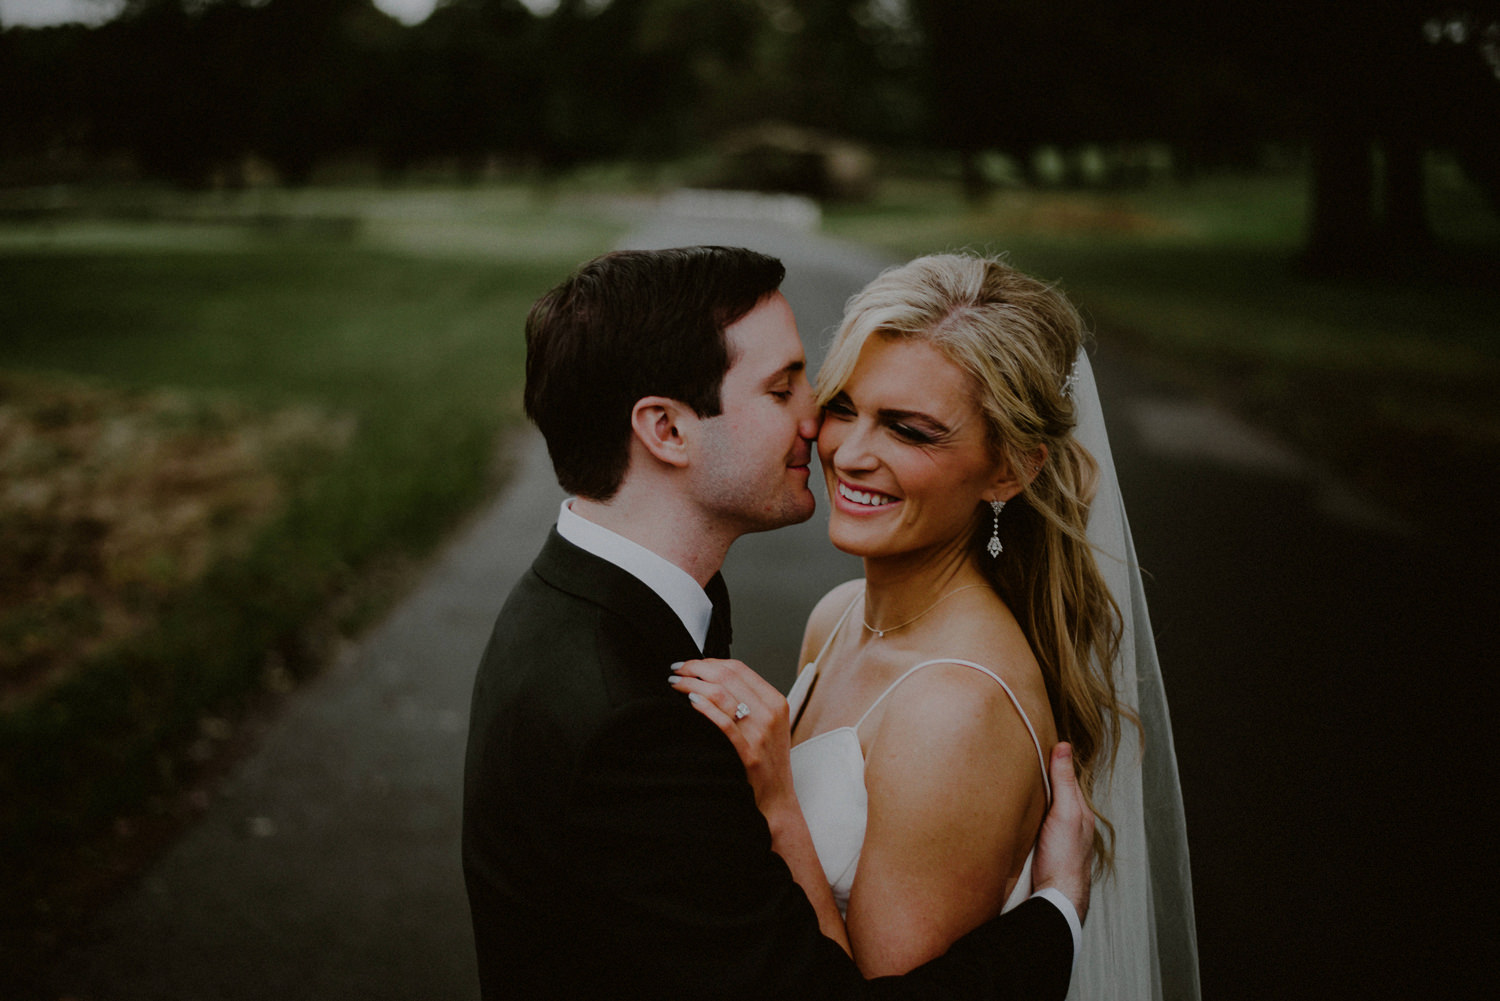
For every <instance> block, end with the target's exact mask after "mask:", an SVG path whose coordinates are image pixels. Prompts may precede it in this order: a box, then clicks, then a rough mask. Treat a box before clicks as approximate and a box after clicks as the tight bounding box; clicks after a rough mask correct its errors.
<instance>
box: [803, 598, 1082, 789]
mask: <svg viewBox="0 0 1500 1001" xmlns="http://www.w3.org/2000/svg"><path fill="white" fill-rule="evenodd" d="M845 614H846V615H847V614H848V613H847V612H846V613H845ZM839 621H840V622H842V621H843V620H842V619H840V620H839ZM818 656H820V657H821V656H822V654H819V655H818ZM934 664H957V665H959V666H960V667H972V668H973V669H974V670H976V671H979V672H981V673H983V674H987V675H989V676H990V677H991V678H993V679H994V681H995V683H996V684H998V685H999V686H1000V687H1001V689H1003V690H1004V692H1005V694H1006V695H1007V696H1008V697H1009V698H1010V704H1011V705H1013V706H1015V707H1016V712H1018V713H1020V715H1021V722H1022V723H1025V724H1026V732H1027V733H1029V734H1031V743H1032V746H1034V747H1035V748H1036V760H1037V764H1039V765H1040V766H1041V768H1042V787H1043V788H1044V789H1046V790H1047V805H1048V806H1051V805H1052V782H1051V780H1050V779H1049V778H1048V776H1047V756H1046V755H1045V754H1043V753H1042V742H1041V741H1040V740H1038V739H1037V735H1036V728H1035V727H1033V726H1032V725H1031V717H1029V716H1027V715H1026V710H1025V709H1023V708H1021V700H1020V699H1018V698H1016V693H1015V692H1013V691H1011V688H1010V686H1009V685H1007V684H1006V683H1005V680H1004V679H1003V678H1001V677H1000V675H998V674H996V673H995V672H994V671H991V670H990V669H989V668H987V667H985V666H984V665H982V664H976V663H974V662H973V661H972V660H957V659H954V658H949V657H945V658H941V659H939V660H924V661H923V662H922V663H920V664H918V665H917V666H916V667H912V668H909V669H907V671H906V673H905V674H903V675H901V677H899V678H897V679H896V680H895V681H893V682H891V684H890V686H889V687H888V688H886V690H885V691H883V692H881V693H880V697H879V698H878V699H876V700H875V701H874V702H872V703H870V708H868V709H866V710H865V714H864V715H863V716H861V717H860V718H859V722H857V723H855V724H854V729H855V731H856V732H857V731H858V730H859V728H860V727H861V726H863V725H864V722H865V720H866V719H869V717H870V714H871V713H872V712H874V711H875V707H876V706H878V705H880V703H882V702H884V701H885V697H886V696H887V695H889V694H891V692H893V691H895V690H896V686H897V685H899V684H901V682H903V681H905V680H906V679H907V678H910V677H911V676H912V675H913V674H916V673H917V672H918V671H920V670H921V669H922V668H924V667H931V666H932V665H934Z"/></svg>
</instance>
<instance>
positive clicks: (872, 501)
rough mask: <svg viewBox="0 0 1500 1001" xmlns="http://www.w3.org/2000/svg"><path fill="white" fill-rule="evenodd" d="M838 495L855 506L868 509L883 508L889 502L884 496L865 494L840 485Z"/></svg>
mask: <svg viewBox="0 0 1500 1001" xmlns="http://www.w3.org/2000/svg"><path fill="white" fill-rule="evenodd" d="M839 493H841V494H843V495H844V496H845V497H847V498H848V499H849V500H852V501H853V502H854V503H856V504H864V505H867V506H869V507H884V506H885V505H886V504H889V503H890V502H891V499H890V498H889V497H887V496H885V495H884V494H870V493H865V492H864V491H863V490H855V489H854V488H852V487H846V486H844V485H843V484H842V483H841V484H839Z"/></svg>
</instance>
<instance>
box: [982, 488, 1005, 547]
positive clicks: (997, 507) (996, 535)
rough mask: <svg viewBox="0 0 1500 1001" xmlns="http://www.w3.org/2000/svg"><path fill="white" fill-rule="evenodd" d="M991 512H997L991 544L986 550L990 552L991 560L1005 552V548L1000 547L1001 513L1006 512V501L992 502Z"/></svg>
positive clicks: (991, 534) (991, 532)
mask: <svg viewBox="0 0 1500 1001" xmlns="http://www.w3.org/2000/svg"><path fill="white" fill-rule="evenodd" d="M990 510H992V511H994V512H995V526H994V527H993V528H991V529H990V542H989V545H987V546H985V547H984V548H985V549H986V550H987V551H988V552H989V554H990V559H994V558H995V557H997V556H999V555H1000V554H1001V553H1003V552H1004V551H1005V547H1004V546H1002V545H1000V512H1001V511H1003V510H1005V501H1003V500H993V501H990Z"/></svg>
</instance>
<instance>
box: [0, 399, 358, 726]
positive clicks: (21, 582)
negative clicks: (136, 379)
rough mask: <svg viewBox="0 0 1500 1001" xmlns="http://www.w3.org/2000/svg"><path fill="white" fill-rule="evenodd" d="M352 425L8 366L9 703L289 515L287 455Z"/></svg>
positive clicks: (0, 467)
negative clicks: (12, 371)
mask: <svg viewBox="0 0 1500 1001" xmlns="http://www.w3.org/2000/svg"><path fill="white" fill-rule="evenodd" d="M352 432H353V422H352V421H350V420H336V419H330V418H328V417H327V416H325V415H323V414H320V413H318V412H317V411H315V410H312V409H310V408H287V409H282V410H277V411H272V412H265V411H257V410H253V409H251V408H249V407H247V406H245V405H243V404H240V403H237V402H235V401H233V400H228V399H204V398H201V397H190V396H188V395H185V394H180V393H172V392H162V391H155V392H149V393H148V392H127V391H122V390H117V389H112V388H106V387H100V386H97V385H92V384H88V383H83V382H71V381H61V380H57V379H49V378H40V377H22V376H16V375H0V483H3V484H4V486H3V487H0V711H3V710H5V709H6V708H8V707H10V706H13V705H15V704H16V703H17V702H18V701H20V700H23V699H25V698H27V697H29V696H31V695H34V694H35V693H37V692H38V691H39V690H41V689H42V688H44V687H46V686H48V685H51V684H55V683H56V682H58V681H60V680H62V679H64V678H66V677H67V676H68V673H69V672H70V670H72V667H73V665H76V664H78V663H81V662H84V661H86V660H88V659H89V658H91V657H94V656H96V655H97V654H99V653H100V652H101V651H103V650H106V649H109V648H110V647H112V646H115V645H117V644H119V643H121V642H122V641H124V640H127V639H129V638H131V637H133V636H136V635H138V634H139V633H141V632H142V631H143V630H145V629H148V628H149V627H150V626H151V625H152V624H153V622H154V620H155V614H154V613H155V611H156V609H157V608H158V607H159V606H160V603H161V602H162V601H163V600H164V599H166V598H167V597H168V596H170V595H172V594H174V593H177V592H179V591H180V590H181V589H182V588H183V587H185V586H187V585H189V584H191V583H192V582H194V581H196V580H197V579H198V578H199V577H200V576H201V575H202V574H203V572H204V571H205V570H206V569H207V568H208V567H209V566H210V565H211V563H212V562H213V561H214V560H216V559H219V558H222V557H225V556H232V555H234V554H235V553H236V552H239V551H242V550H243V549H244V548H245V547H246V546H247V545H249V543H250V541H251V539H252V538H253V537H254V535H255V533H256V531H257V530H258V529H259V528H260V526H262V525H263V524H264V523H265V522H266V520H267V519H268V518H270V517H272V516H273V515H274V514H275V513H276V512H277V511H278V510H279V509H280V507H281V505H282V504H283V502H284V500H285V488H284V485H283V479H282V477H281V476H280V475H279V472H280V471H281V470H282V469H284V468H286V464H287V462H288V461H289V460H292V459H294V458H295V457H297V456H299V455H301V456H306V455H307V454H308V453H319V452H323V453H326V452H327V451H328V450H330V449H339V448H342V447H343V446H344V445H345V444H346V443H347V442H348V440H349V438H350V436H351V434H352Z"/></svg>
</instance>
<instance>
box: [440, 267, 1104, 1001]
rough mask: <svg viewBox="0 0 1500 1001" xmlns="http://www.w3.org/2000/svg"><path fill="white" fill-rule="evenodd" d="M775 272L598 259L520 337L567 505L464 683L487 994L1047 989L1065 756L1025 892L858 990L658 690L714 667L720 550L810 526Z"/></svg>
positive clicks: (758, 829) (1072, 880)
mask: <svg viewBox="0 0 1500 1001" xmlns="http://www.w3.org/2000/svg"><path fill="white" fill-rule="evenodd" d="M783 274H784V271H783V268H782V266H781V264H780V262H778V261H776V260H775V259H774V258H770V257H766V256H764V255H761V254H757V253H754V252H752V251H748V250H736V249H726V248H717V247H692V248H686V249H679V250H664V251H640V252H621V253H615V254H609V255H606V256H605V257H602V258H599V259H597V260H594V261H591V262H589V263H588V264H586V265H584V266H583V267H582V268H581V269H580V270H579V271H578V272H576V273H575V274H574V275H572V276H571V277H570V278H568V279H567V280H566V281H564V282H563V283H562V284H561V285H559V286H558V287H557V288H555V289H553V290H552V291H551V292H549V293H548V294H547V295H546V296H544V297H543V298H542V299H541V300H539V301H538V302H537V304H536V305H535V306H534V307H533V309H532V312H531V316H530V317H529V318H528V320H527V324H526V341H527V359H526V397H525V399H526V412H527V414H528V415H529V416H530V417H531V418H532V420H534V421H535V422H536V424H537V426H538V427H539V428H540V429H541V431H542V434H543V436H544V437H545V438H546V440H547V448H548V452H549V453H550V455H551V457H552V463H553V467H554V469H555V471H556V473H557V478H558V481H559V482H560V483H561V485H562V486H563V488H564V489H565V490H567V491H568V492H569V493H570V494H573V495H575V496H574V497H573V498H572V499H570V500H569V501H566V502H564V504H563V506H562V510H561V511H560V512H559V514H558V521H557V527H556V529H555V530H554V531H553V532H551V533H550V535H549V536H548V538H547V540H546V542H545V544H544V545H543V547H542V550H541V553H540V555H538V556H537V558H536V561H535V563H533V565H532V567H531V569H530V571H529V572H528V573H526V574H525V576H523V577H522V578H521V580H520V581H519V582H518V583H517V584H516V586H515V588H514V589H513V590H512V592H511V594H510V597H509V599H508V600H507V601H506V603H505V607H504V608H503V609H502V610H501V612H500V617H499V620H498V622H497V623H496V625H495V631H494V634H493V636H492V637H491V639H490V643H489V647H488V649H487V650H486V651H485V654H484V659H483V662H482V663H481V665H480V668H479V674H478V677H477V679H476V682H475V688H474V698H473V705H472V710H471V717H470V730H469V744H468V758H467V762H466V766H465V776H464V786H465V789H464V834H463V861H464V875H465V878H466V880H467V883H468V890H469V904H470V910H471V913H472V916H473V922H474V935H475V944H476V946H477V950H478V955H479V976H480V984H481V988H482V992H483V996H484V997H485V998H486V999H491V1001H495V999H499V998H583V999H592V998H608V997H619V998H632V999H634V998H661V999H665V1001H678V999H689V1001H690V999H696V998H704V999H708V998H714V999H731V998H747V999H748V998H782V997H798V996H801V997H805V998H809V999H814V998H816V999H823V998H854V997H864V996H872V997H911V998H926V997H933V998H936V997H942V998H970V997H972V998H996V999H999V998H1016V999H1027V1001H1044V999H1048V998H1061V997H1062V996H1063V995H1064V994H1065V993H1066V991H1067V986H1068V980H1069V976H1070V972H1071V963H1072V956H1073V951H1074V947H1075V943H1076V935H1077V934H1078V932H1077V922H1078V920H1079V915H1080V914H1081V913H1082V912H1083V911H1084V910H1085V909H1086V907H1087V901H1088V872H1087V870H1088V863H1089V858H1090V856H1089V836H1090V835H1091V833H1092V830H1093V816H1092V814H1089V813H1087V811H1086V809H1085V808H1084V807H1083V805H1082V800H1081V798H1080V797H1079V796H1078V793H1077V790H1076V787H1075V786H1074V784H1073V782H1072V769H1071V765H1070V763H1069V761H1067V760H1066V759H1063V758H1062V757H1061V756H1060V755H1059V756H1056V757H1055V758H1054V762H1053V770H1052V774H1053V782H1054V786H1055V788H1056V789H1057V793H1058V796H1057V801H1056V803H1055V804H1054V806H1053V808H1052V814H1051V815H1050V816H1049V819H1048V821H1047V824H1046V826H1045V827H1044V829H1043V832H1042V841H1041V845H1040V847H1039V851H1038V859H1037V863H1036V869H1035V873H1036V885H1037V886H1038V887H1039V888H1046V889H1042V890H1041V892H1040V893H1039V895H1038V896H1036V897H1033V899H1031V900H1029V901H1027V902H1026V903H1024V904H1022V905H1021V906H1020V907H1019V908H1017V909H1015V910H1013V911H1011V912H1010V913H1008V914H1006V915H1004V916H1002V917H1000V918H997V919H995V920H993V921H991V922H989V923H987V924H985V925H983V926H981V927H980V928H979V929H977V930H975V931H974V932H972V933H970V934H969V935H968V936H966V937H965V938H963V939H961V940H960V941H959V942H957V943H956V944H955V945H954V946H953V947H952V948H951V949H950V950H949V952H948V953H947V954H946V955H944V956H942V957H939V958H938V959H935V960H933V961H932V962H930V963H928V964H926V965H924V966H921V967H919V968H917V969H916V970H913V971H912V972H911V973H909V974H907V975H905V976H903V977H890V978H884V979H880V980H871V981H866V980H864V979H863V978H862V977H861V976H860V974H859V971H858V969H857V968H856V967H855V965H854V963H853V962H852V961H851V960H850V959H849V957H848V956H847V955H846V954H845V953H844V952H843V950H842V949H841V948H840V947H839V946H838V945H837V944H835V943H834V942H833V941H832V940H830V939H827V938H825V937H823V935H822V934H820V932H819V930H818V919H817V916H816V915H815V914H814V912H813V909H812V906H811V905H810V904H809V903H808V901H807V898H806V897H805V896H804V894H803V892H802V890H801V889H800V888H799V887H798V885H797V884H796V883H795V882H794V881H793V879H792V876H791V873H790V872H789V870H788V869H787V867H786V866H785V865H784V864H783V863H782V861H781V859H780V858H779V857H778V856H777V855H776V854H775V853H774V852H773V851H772V850H771V835H770V831H769V829H768V827H767V825H766V823H765V821H764V819H763V818H762V816H761V814H760V812H759V811H758V810H757V809H756V805H755V798H754V794H753V792H752V791H751V788H750V785H749V783H748V782H747V781H746V779H745V773H744V770H743V768H742V767H741V765H740V762H739V759H738V757H737V756H736V754H735V751H734V748H733V746H732V745H731V744H730V742H729V741H727V740H725V739H724V736H723V735H722V734H721V733H719V731H718V730H717V729H715V727H714V725H713V724H712V723H710V722H709V721H708V720H707V719H706V718H704V717H703V716H702V715H700V714H699V713H698V712H697V711H695V710H694V709H693V708H692V707H691V706H690V705H689V703H688V701H687V699H686V698H685V697H684V696H683V695H681V694H679V693H677V692H674V691H673V690H672V689H671V688H670V687H669V685H668V683H667V677H668V675H669V670H668V665H670V664H672V663H673V662H674V661H681V660H689V659H693V658H696V657H699V656H700V655H706V656H711V657H725V656H728V653H729V632H730V628H729V595H728V593H727V591H726V590H725V587H724V582H723V578H722V577H721V576H720V575H719V573H718V571H719V567H720V565H721V564H722V563H723V560H724V556H725V554H726V553H727V551H728V549H729V546H730V544H731V543H733V542H734V541H735V539H737V538H739V537H740V536H741V535H744V534H746V533H748V532H757V531H764V530H767V529H772V528H777V527H780V526H783V525H789V524H793V523H796V522H800V521H805V520H806V519H807V518H809V517H810V516H811V515H812V513H813V504H814V502H813V495H812V492H811V491H810V490H809V489H808V477H809V468H808V464H809V462H810V460H811V456H812V443H813V439H814V438H815V437H816V435H817V431H818V425H819V414H818V409H817V407H816V405H815V403H814V401H813V396H812V390H811V387H810V386H809V384H808V380H807V373H806V372H805V363H804V360H803V352H802V344H801V341H800V340H799V338H798V335H797V328H796V323H795V321H794V319H793V317H792V312H791V308H790V307H789V306H788V305H787V302H786V299H785V298H784V297H783V296H782V295H781V293H780V292H779V291H777V289H778V288H779V286H780V284H781V280H782V277H783ZM1069 898H1071V900H1070V899H1069Z"/></svg>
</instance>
